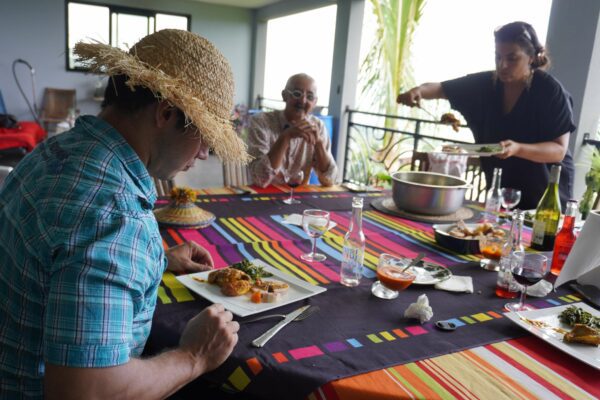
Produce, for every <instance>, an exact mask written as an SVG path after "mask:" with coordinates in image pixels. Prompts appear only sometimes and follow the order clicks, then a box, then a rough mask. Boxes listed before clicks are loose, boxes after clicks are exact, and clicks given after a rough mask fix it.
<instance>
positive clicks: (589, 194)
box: [579, 148, 600, 219]
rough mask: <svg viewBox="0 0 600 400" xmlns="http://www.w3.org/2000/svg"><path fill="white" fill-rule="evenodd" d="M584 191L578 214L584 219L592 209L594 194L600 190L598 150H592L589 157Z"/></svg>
mask: <svg viewBox="0 0 600 400" xmlns="http://www.w3.org/2000/svg"><path fill="white" fill-rule="evenodd" d="M585 185H586V189H585V192H584V193H583V197H582V199H581V202H580V203H579V212H580V213H581V217H582V218H583V219H585V218H586V217H587V215H588V213H589V212H590V210H591V209H592V203H593V201H594V194H596V193H598V191H599V190H600V150H598V149H597V148H594V150H593V152H592V157H591V165H590V169H589V170H588V172H587V174H585Z"/></svg>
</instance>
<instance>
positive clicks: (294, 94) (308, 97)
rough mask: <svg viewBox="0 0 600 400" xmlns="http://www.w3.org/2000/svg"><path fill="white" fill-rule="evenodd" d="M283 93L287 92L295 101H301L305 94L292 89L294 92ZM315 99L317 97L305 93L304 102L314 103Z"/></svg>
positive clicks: (287, 90)
mask: <svg viewBox="0 0 600 400" xmlns="http://www.w3.org/2000/svg"><path fill="white" fill-rule="evenodd" d="M285 91H286V92H288V93H289V94H290V95H291V96H292V97H293V98H295V99H301V98H302V96H304V94H305V92H303V91H302V90H300V89H294V90H289V89H285ZM316 99H317V96H315V95H314V93H312V92H306V100H308V101H315V100H316Z"/></svg>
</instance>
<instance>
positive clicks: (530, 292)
mask: <svg viewBox="0 0 600 400" xmlns="http://www.w3.org/2000/svg"><path fill="white" fill-rule="evenodd" d="M551 291H552V284H551V283H550V282H548V281H547V280H545V279H542V280H541V281H539V282H538V283H536V284H535V285H531V286H529V287H528V288H527V296H533V297H544V296H546V295H547V294H548V293H550V292H551Z"/></svg>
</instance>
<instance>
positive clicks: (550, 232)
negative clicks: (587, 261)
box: [531, 165, 560, 251]
mask: <svg viewBox="0 0 600 400" xmlns="http://www.w3.org/2000/svg"><path fill="white" fill-rule="evenodd" d="M559 178H560V165H553V166H552V169H551V170H550V180H549V181H548V186H547V187H546V191H545V192H544V195H543V196H542V198H541V199H540V202H539V204H538V206H537V208H536V210H535V219H534V222H533V232H532V234H531V248H532V249H535V250H540V251H552V249H554V238H555V237H556V231H557V230H558V222H559V221H560V197H558V180H559Z"/></svg>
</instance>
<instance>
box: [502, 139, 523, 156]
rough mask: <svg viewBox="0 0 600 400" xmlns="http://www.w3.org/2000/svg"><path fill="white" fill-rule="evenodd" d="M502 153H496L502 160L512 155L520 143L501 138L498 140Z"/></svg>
mask: <svg viewBox="0 0 600 400" xmlns="http://www.w3.org/2000/svg"><path fill="white" fill-rule="evenodd" d="M500 145H501V146H502V153H500V154H496V157H498V158H500V159H502V160H504V159H506V158H509V157H514V156H515V155H516V154H517V153H518V152H519V149H520V146H521V144H520V143H518V142H515V141H512V140H503V141H501V142H500Z"/></svg>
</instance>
